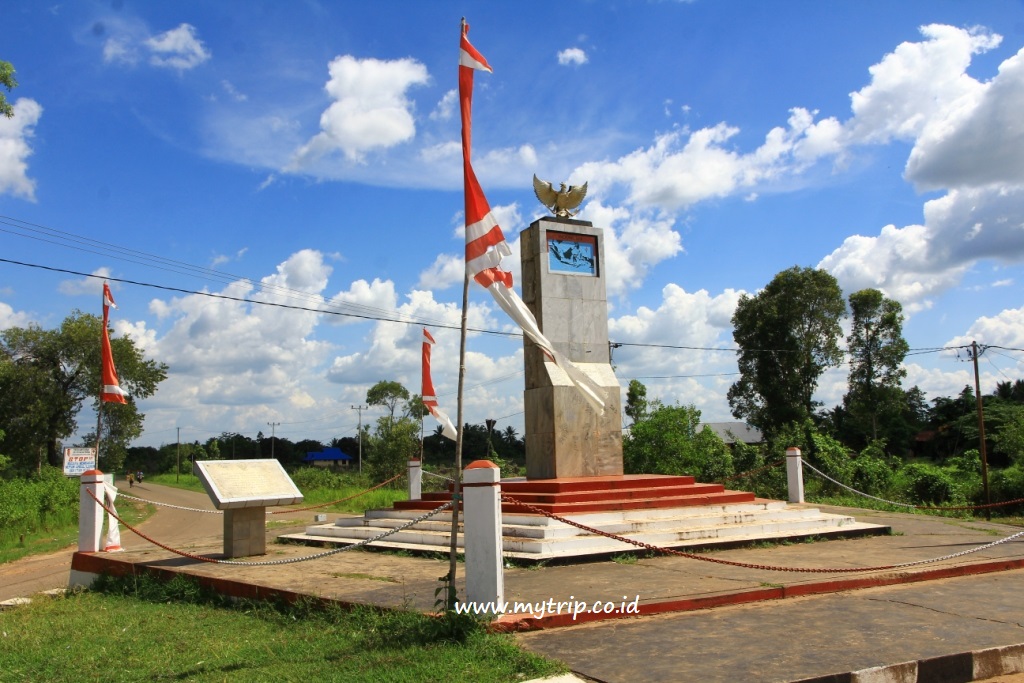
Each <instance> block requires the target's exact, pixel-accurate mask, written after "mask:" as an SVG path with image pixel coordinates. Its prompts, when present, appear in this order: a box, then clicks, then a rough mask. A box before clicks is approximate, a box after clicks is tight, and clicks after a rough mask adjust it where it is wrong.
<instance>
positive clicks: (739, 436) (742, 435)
mask: <svg viewBox="0 0 1024 683" xmlns="http://www.w3.org/2000/svg"><path fill="white" fill-rule="evenodd" d="M704 427H710V428H711V431H713V432H714V433H715V434H717V435H718V438H720V439H721V440H722V441H724V442H725V443H729V444H731V443H736V442H737V441H740V442H742V443H746V444H754V443H761V442H762V441H763V440H764V436H763V435H762V434H761V430H760V429H758V428H757V427H751V426H750V425H748V424H746V423H745V422H702V423H701V425H700V429H704Z"/></svg>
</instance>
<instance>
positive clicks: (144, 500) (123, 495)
mask: <svg viewBox="0 0 1024 683" xmlns="http://www.w3.org/2000/svg"><path fill="white" fill-rule="evenodd" d="M403 476H404V475H402V474H397V475H395V476H393V477H391V478H390V479H388V480H387V481H384V482H381V483H380V484H377V485H376V486H371V487H370V488H368V489H366V490H364V491H360V492H359V493H356V494H353V495H351V496H348V497H347V498H339V499H338V500H332V501H330V502H328V503H318V504H317V505H310V506H308V507H304V508H291V509H288V510H271V511H269V512H267V514H268V515H286V514H288V513H289V512H306V511H308V510H316V509H317V508H323V507H330V506H331V505H337V504H338V503H344V502H346V501H349V500H352V499H353V498H358V497H359V496H362V495H365V494H367V493H369V492H370V491H375V490H377V489H379V488H381V487H382V486H387V485H388V484H390V483H391V482H393V481H395V480H396V479H400V478H402V477H403ZM118 495H119V496H120V497H121V498H128V499H130V500H137V501H139V502H142V503H149V504H150V505H159V506H161V507H167V508H173V509H175V510H185V511H187V512H205V513H207V514H213V515H223V514H224V511H223V510H204V509H202V508H189V507H182V506H181V505H171V504H170V503H161V502H159V501H155V500H149V499H148V498H137V497H135V496H129V495H128V494H127V493H121V492H118Z"/></svg>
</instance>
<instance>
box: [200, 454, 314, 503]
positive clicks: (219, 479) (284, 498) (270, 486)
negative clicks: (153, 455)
mask: <svg viewBox="0 0 1024 683" xmlns="http://www.w3.org/2000/svg"><path fill="white" fill-rule="evenodd" d="M195 470H196V476H198V477H199V480H200V481H201V482H202V483H203V488H205V489H206V492H207V493H208V494H209V495H210V500H212V501H213V505H214V507H216V508H217V509H218V510H227V509H231V508H251V507H268V506H271V505H291V504H293V503H301V502H302V493H301V492H300V491H299V489H298V488H296V486H295V483H294V482H293V481H292V478H291V477H289V476H288V473H287V472H285V471H284V468H283V467H282V466H281V463H280V462H279V461H278V460H275V459H268V460H197V461H196V464H195Z"/></svg>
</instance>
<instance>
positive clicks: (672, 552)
mask: <svg viewBox="0 0 1024 683" xmlns="http://www.w3.org/2000/svg"><path fill="white" fill-rule="evenodd" d="M501 499H502V500H503V501H505V502H506V503H512V504H513V505H521V506H522V507H524V508H526V509H528V510H530V511H531V512H536V513H537V514H539V515H544V516H545V517H548V518H550V519H554V520H556V521H559V522H563V523H565V524H568V525H569V526H574V527H576V528H577V529H581V530H583V531H587V532H589V533H592V534H597V535H598V536H604V537H606V538H610V539H612V540H615V541H621V542H623V543H629V544H630V545H635V546H637V547H639V548H643V549H644V550H650V551H652V552H656V553H664V554H666V555H677V556H679V557H687V558H689V559H691V560H700V561H702V562H714V563H716V564H726V565H730V566H732V567H744V568H746V569H761V570H765V571H778V572H803V573H814V574H838V573H844V572H845V573H853V572H873V571H882V570H886V569H896V568H898V567H901V566H903V565H896V564H888V565H883V566H879V567H853V568H851V567H841V568H836V569H827V568H817V567H775V566H772V565H768V564H750V563H747V562H734V561H732V560H723V559H721V558H717V557H708V556H707V555H697V554H695V553H687V552H683V551H681V550H673V549H671V548H660V547H658V546H656V545H651V544H650V543H644V542H643V541H634V540H633V539H631V538H626V537H624V536H618V535H616V534H613V533H609V532H607V531H601V530H600V529H595V528H594V527H589V526H586V525H584V524H580V523H579V522H574V521H572V520H571V519H566V518H565V517H559V516H558V515H556V514H553V513H551V512H548V511H546V510H542V509H541V508H539V507H537V506H535V505H530V504H529V503H525V502H523V501H521V500H517V499H516V498H512V497H511V496H502V497H501Z"/></svg>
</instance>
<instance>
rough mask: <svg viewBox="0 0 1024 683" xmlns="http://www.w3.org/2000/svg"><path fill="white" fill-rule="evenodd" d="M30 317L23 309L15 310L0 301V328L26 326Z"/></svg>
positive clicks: (30, 320)
mask: <svg viewBox="0 0 1024 683" xmlns="http://www.w3.org/2000/svg"><path fill="white" fill-rule="evenodd" d="M31 322H32V317H31V316H30V315H29V314H28V313H25V312H24V311H15V310H14V309H13V308H12V307H11V306H10V305H9V304H5V303H4V302H3V301H0V330H7V329H10V328H12V327H27V326H28V325H29V324H30V323H31Z"/></svg>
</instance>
